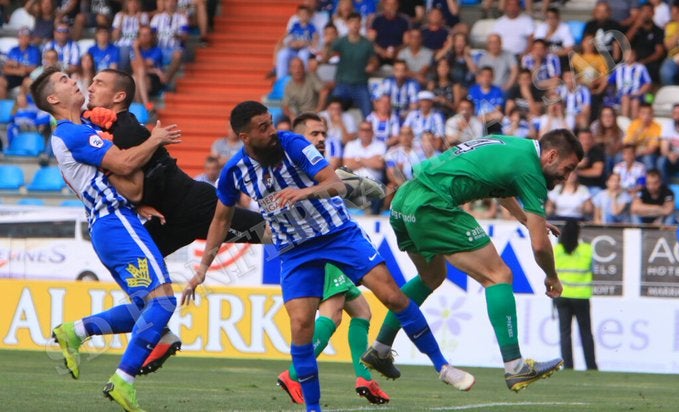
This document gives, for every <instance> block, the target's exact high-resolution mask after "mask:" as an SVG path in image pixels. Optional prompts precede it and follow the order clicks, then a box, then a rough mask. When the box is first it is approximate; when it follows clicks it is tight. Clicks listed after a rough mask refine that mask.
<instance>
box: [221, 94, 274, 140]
mask: <svg viewBox="0 0 679 412" xmlns="http://www.w3.org/2000/svg"><path fill="white" fill-rule="evenodd" d="M268 111H269V109H267V108H266V106H264V105H263V104H261V103H260V102H256V101H254V100H247V101H244V102H241V103H238V105H236V107H234V108H233V110H231V119H230V122H231V128H232V129H233V131H234V132H236V133H243V132H245V131H248V130H250V121H251V120H252V118H253V117H255V116H259V115H261V114H265V113H267V112H268Z"/></svg>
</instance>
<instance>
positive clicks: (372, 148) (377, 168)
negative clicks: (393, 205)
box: [344, 120, 387, 214]
mask: <svg viewBox="0 0 679 412" xmlns="http://www.w3.org/2000/svg"><path fill="white" fill-rule="evenodd" d="M386 153H387V145H386V144H384V142H380V141H377V140H375V139H373V127H372V123H370V122H367V121H365V120H364V121H362V122H361V123H360V124H359V127H358V139H355V140H352V141H350V142H348V143H347V144H346V146H345V147H344V164H345V165H346V166H347V167H348V168H349V169H351V170H353V171H354V173H356V174H357V175H359V176H361V177H367V178H370V179H373V180H377V181H380V182H381V181H383V180H384V155H385V154H386ZM371 203H372V205H371V211H372V213H373V214H379V212H380V208H381V204H382V199H377V200H375V201H372V202H371Z"/></svg>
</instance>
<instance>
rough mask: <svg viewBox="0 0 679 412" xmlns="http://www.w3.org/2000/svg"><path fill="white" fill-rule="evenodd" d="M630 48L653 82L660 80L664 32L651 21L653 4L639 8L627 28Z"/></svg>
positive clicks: (663, 52)
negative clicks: (632, 21) (632, 22)
mask: <svg viewBox="0 0 679 412" xmlns="http://www.w3.org/2000/svg"><path fill="white" fill-rule="evenodd" d="M626 35H627V38H628V39H630V44H631V46H632V50H634V52H635V55H636V59H637V61H638V62H639V63H641V64H643V65H644V66H646V68H647V69H648V73H649V74H650V75H651V79H653V82H655V83H657V82H659V81H660V65H661V64H662V61H663V58H664V57H665V46H664V45H663V40H664V38H665V33H664V32H663V31H662V29H661V28H660V27H658V26H656V25H655V23H653V5H651V4H649V3H645V4H643V5H641V7H640V8H639V13H638V15H637V17H636V19H635V20H634V24H632V26H631V27H630V28H629V30H627V33H626Z"/></svg>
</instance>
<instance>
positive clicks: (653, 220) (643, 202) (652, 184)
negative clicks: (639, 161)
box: [631, 169, 675, 225]
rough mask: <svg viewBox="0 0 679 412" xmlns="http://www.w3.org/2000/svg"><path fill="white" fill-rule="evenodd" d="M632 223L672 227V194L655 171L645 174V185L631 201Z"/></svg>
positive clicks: (673, 221)
mask: <svg viewBox="0 0 679 412" xmlns="http://www.w3.org/2000/svg"><path fill="white" fill-rule="evenodd" d="M631 212H632V223H636V224H639V223H650V224H655V225H673V224H674V223H675V220H674V192H672V190H670V188H669V187H667V185H666V184H664V183H663V181H662V177H661V176H660V172H659V171H658V170H656V169H653V170H649V171H648V173H646V184H645V185H644V187H643V188H642V189H641V191H640V192H639V194H638V196H637V197H636V198H635V199H634V200H633V201H632V208H631Z"/></svg>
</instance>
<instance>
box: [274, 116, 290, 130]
mask: <svg viewBox="0 0 679 412" xmlns="http://www.w3.org/2000/svg"><path fill="white" fill-rule="evenodd" d="M274 127H275V128H276V130H278V131H281V132H283V131H289V130H292V120H291V119H290V117H288V116H286V115H283V116H281V117H280V118H279V119H278V120H277V121H276V124H275V125H274Z"/></svg>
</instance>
